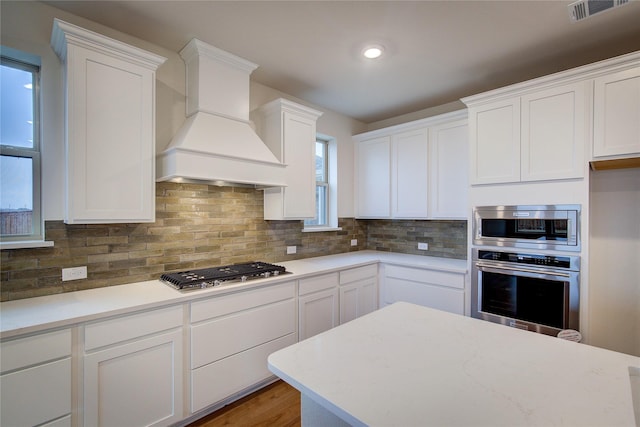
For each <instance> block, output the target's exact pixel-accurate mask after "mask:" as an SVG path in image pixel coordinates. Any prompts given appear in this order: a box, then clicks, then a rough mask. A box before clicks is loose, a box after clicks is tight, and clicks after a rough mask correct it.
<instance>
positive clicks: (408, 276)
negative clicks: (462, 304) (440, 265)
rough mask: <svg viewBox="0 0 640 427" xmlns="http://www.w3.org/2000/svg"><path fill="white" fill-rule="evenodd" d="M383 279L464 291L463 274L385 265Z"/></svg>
mask: <svg viewBox="0 0 640 427" xmlns="http://www.w3.org/2000/svg"><path fill="white" fill-rule="evenodd" d="M385 277H393V278H397V279H402V280H410V281H413V282H419V283H425V284H430V285H437V286H446V287H448V288H456V289H464V274H460V273H452V272H449V271H438V270H426V269H421V268H411V267H400V266H397V265H387V266H386V267H385Z"/></svg>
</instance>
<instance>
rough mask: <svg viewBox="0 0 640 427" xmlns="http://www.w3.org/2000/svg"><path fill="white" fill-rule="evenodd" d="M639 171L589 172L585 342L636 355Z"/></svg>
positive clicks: (639, 334) (639, 349)
mask: <svg viewBox="0 0 640 427" xmlns="http://www.w3.org/2000/svg"><path fill="white" fill-rule="evenodd" d="M639 220H640V169H637V168H636V169H620V170H611V171H599V172H592V173H591V222H590V247H591V251H590V260H591V262H590V264H591V270H590V277H589V284H590V285H589V292H590V295H589V301H590V305H589V314H590V321H591V330H590V343H591V344H592V345H596V346H599V347H604V348H608V349H610V350H615V351H621V352H624V353H629V354H633V355H635V356H640V221H639Z"/></svg>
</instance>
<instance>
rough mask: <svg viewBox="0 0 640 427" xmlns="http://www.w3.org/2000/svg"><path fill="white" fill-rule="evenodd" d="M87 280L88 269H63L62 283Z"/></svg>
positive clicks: (84, 267)
mask: <svg viewBox="0 0 640 427" xmlns="http://www.w3.org/2000/svg"><path fill="white" fill-rule="evenodd" d="M86 278H87V267H86V266H83V267H71V268H63V269H62V281H63V282H66V281H67V280H79V279H86Z"/></svg>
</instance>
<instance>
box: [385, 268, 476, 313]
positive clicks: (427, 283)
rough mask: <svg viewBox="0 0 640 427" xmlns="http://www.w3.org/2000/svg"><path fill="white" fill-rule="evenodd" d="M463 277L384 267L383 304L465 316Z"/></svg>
mask: <svg viewBox="0 0 640 427" xmlns="http://www.w3.org/2000/svg"><path fill="white" fill-rule="evenodd" d="M464 289H465V275H464V274H461V273H453V272H449V271H440V270H428V269H422V268H413V267H404V266H397V265H385V266H384V278H383V281H382V292H381V294H382V295H383V299H384V304H385V305H388V304H393V303H394V302H397V301H405V302H410V303H413V304H419V305H424V306H426V307H431V308H436V309H438V310H444V311H449V312H451V313H456V314H464Z"/></svg>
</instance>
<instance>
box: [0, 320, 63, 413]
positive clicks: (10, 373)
mask: <svg viewBox="0 0 640 427" xmlns="http://www.w3.org/2000/svg"><path fill="white" fill-rule="evenodd" d="M71 345H72V344H71V330H70V329H63V330H59V331H54V332H47V333H43V334H39V335H32V336H28V337H24V338H16V339H11V340H7V341H3V342H2V343H1V344H0V355H1V357H0V366H1V368H0V371H1V372H0V373H1V375H0V396H2V399H0V401H1V402H2V405H1V408H0V425H3V426H33V425H43V424H45V423H47V422H51V421H52V420H55V421H54V422H57V423H58V424H60V425H70V419H71V415H70V414H71V411H72V405H71V381H72V380H71V378H72V375H71V357H70V356H71Z"/></svg>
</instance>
